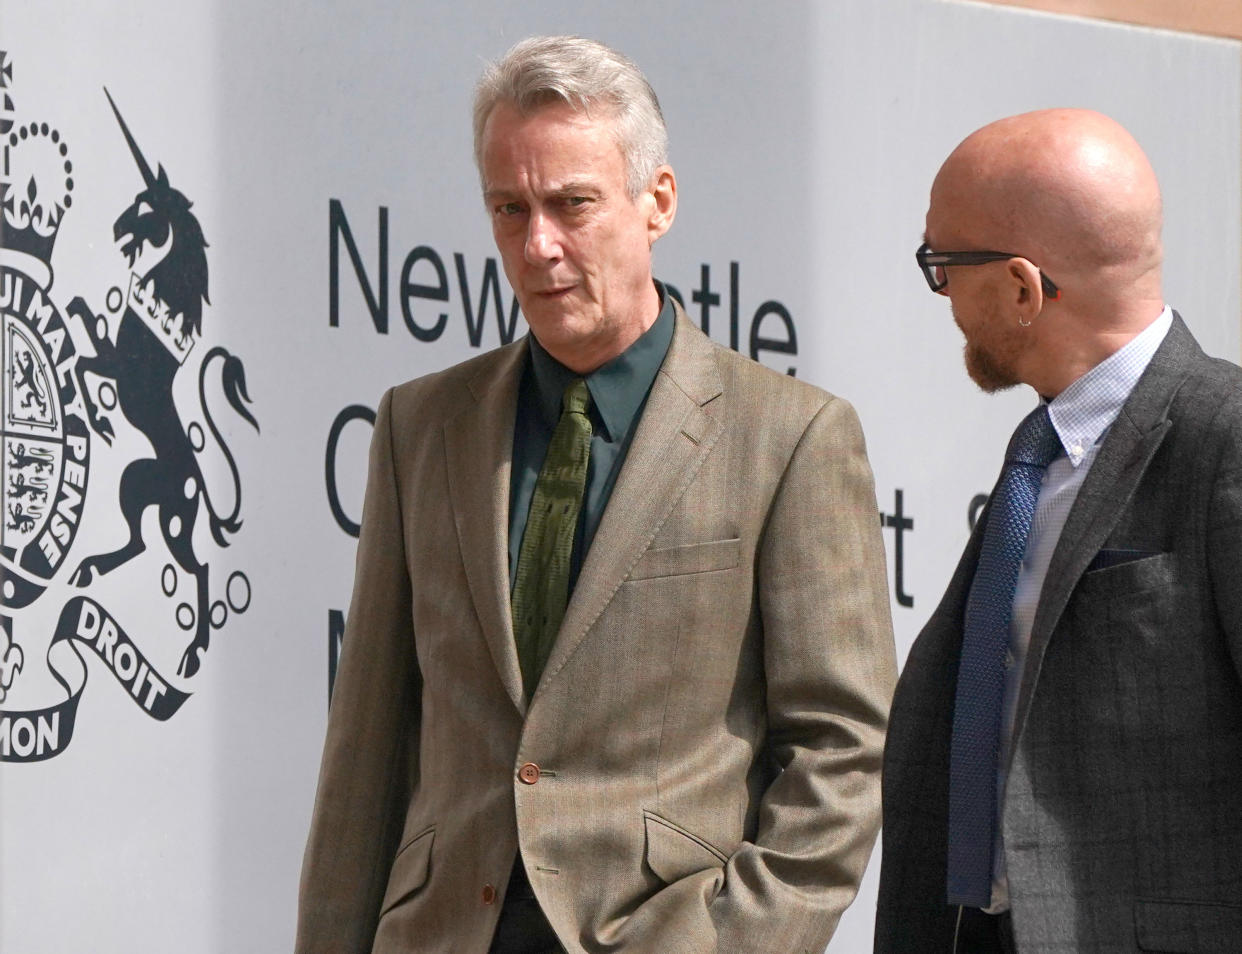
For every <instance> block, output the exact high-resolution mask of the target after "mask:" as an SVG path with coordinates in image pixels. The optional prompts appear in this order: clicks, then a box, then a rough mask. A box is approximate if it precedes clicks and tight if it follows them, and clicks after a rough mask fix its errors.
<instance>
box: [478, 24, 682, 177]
mask: <svg viewBox="0 0 1242 954" xmlns="http://www.w3.org/2000/svg"><path fill="white" fill-rule="evenodd" d="M501 102H506V103H511V104H512V105H514V106H516V107H517V109H518V111H519V112H520V113H522V114H523V115H529V114H531V113H533V112H535V111H536V110H538V109H540V108H541V107H543V106H547V105H548V104H550V103H558V102H559V103H566V104H568V105H569V106H571V107H573V108H574V109H576V110H579V111H581V112H585V113H587V114H588V115H589V114H590V113H591V111H592V110H593V109H596V108H602V109H603V110H606V113H605V115H609V116H611V118H612V119H613V126H614V131H615V135H616V139H617V145H618V146H619V147H620V149H621V155H622V156H623V157H624V158H625V170H626V187H627V190H628V192H629V195H630V198H631V199H636V198H638V196H639V194H640V193H641V192H642V191H643V190H644V189H645V188H647V187H648V186H649V185H650V184H651V182H652V180H653V179H654V178H655V172H656V169H657V168H659V167H660V166H661V165H663V164H664V163H665V162H667V161H668V131H667V130H666V129H665V128H664V115H663V113H661V112H660V101H659V100H658V99H656V94H655V90H653V89H652V88H651V84H650V83H648V82H647V78H646V77H645V76H643V74H642V72H641V71H640V70H639V68H638V67H637V66H636V65H635V64H634V62H633V61H632V60H630V59H629V58H628V57H625V56H623V55H622V54H620V53H618V52H617V51H616V50H613V49H610V48H608V47H606V46H604V44H602V43H597V42H596V41H595V40H587V39H584V38H583V37H580V36H532V37H530V38H528V39H525V40H522V41H521V42H519V43H517V44H515V45H514V46H513V47H512V48H511V49H510V50H509V52H508V53H506V54H505V55H504V56H503V57H501V58H500V60H499V61H497V62H495V63H490V64H488V66H487V68H486V69H485V70H484V71H483V75H482V76H480V77H479V82H478V85H477V86H475V90H474V164H475V165H476V166H477V167H478V170H479V178H480V180H482V178H483V127H484V125H485V124H486V123H487V117H488V116H490V115H491V112H492V110H493V109H495V108H496V106H497V105H498V104H499V103H501ZM483 188H484V189H486V188H487V183H486V182H484V183H483Z"/></svg>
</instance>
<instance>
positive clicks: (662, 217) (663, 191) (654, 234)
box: [644, 165, 677, 246]
mask: <svg viewBox="0 0 1242 954" xmlns="http://www.w3.org/2000/svg"><path fill="white" fill-rule="evenodd" d="M644 198H646V199H647V200H648V202H649V212H648V215H647V244H648V245H649V246H650V245H654V244H655V243H656V239H658V238H659V237H660V236H661V235H663V234H664V233H665V232H667V231H668V230H669V228H670V227H671V226H672V224H673V219H674V218H676V216H677V177H676V176H674V175H673V167H672V166H667V165H666V166H660V168H658V169H657V170H656V172H655V176H654V178H653V181H652V185H651V188H650V189H648V190H647V193H646V195H645V196H644Z"/></svg>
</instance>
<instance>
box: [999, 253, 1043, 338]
mask: <svg viewBox="0 0 1242 954" xmlns="http://www.w3.org/2000/svg"><path fill="white" fill-rule="evenodd" d="M1005 267H1006V274H1007V275H1008V277H1009V287H1008V290H1007V292H1006V294H1007V296H1008V298H1009V305H1010V307H1012V308H1014V309H1015V310H1016V311H1017V313H1018V324H1020V325H1022V326H1023V327H1024V328H1025V327H1026V326H1028V325H1029V324H1031V322H1033V321H1034V320H1035V319H1036V318H1038V317H1039V313H1040V312H1041V311H1043V310H1044V298H1045V296H1044V286H1043V283H1042V281H1041V279H1040V275H1039V269H1038V268H1036V267H1035V266H1034V265H1033V264H1031V263H1030V262H1029V261H1027V260H1026V259H1025V258H1011V259H1010V260H1009V261H1008V262H1007V263H1006V266H1005Z"/></svg>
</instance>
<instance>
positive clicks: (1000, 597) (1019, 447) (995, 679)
mask: <svg viewBox="0 0 1242 954" xmlns="http://www.w3.org/2000/svg"><path fill="white" fill-rule="evenodd" d="M1060 452H1061V442H1060V439H1059V438H1058V437H1057V433H1056V431H1055V430H1053V427H1052V421H1051V420H1049V418H1048V406H1047V405H1046V404H1041V405H1040V406H1039V407H1037V408H1036V409H1035V410H1034V411H1032V412H1031V413H1030V414H1028V415H1027V416H1026V418H1025V419H1024V420H1023V421H1022V423H1021V424H1019V425H1018V429H1017V430H1016V431H1014V434H1013V438H1012V439H1011V440H1010V441H1009V449H1008V451H1006V453H1005V470H1004V473H1003V474H1002V475H1001V480H1000V484H999V486H998V487H997V488H996V492H995V494H994V498H993V500H992V506H991V508H990V509H989V511H988V518H987V526H986V527H985V528H984V532H983V547H982V549H981V550H980V552H979V563H978V565H977V566H976V568H975V578H974V581H973V582H972V583H971V586H970V596H969V598H968V599H967V601H966V626H965V633H964V636H963V639H962V657H961V662H960V663H959V665H958V670H957V698H956V703H955V705H954V709H953V739H952V749H951V753H950V760H949V859H948V861H949V864H948V900H949V903H950V904H966V905H970V906H972V907H978V908H983V907H987V906H988V905H989V904H990V903H991V897H992V852H993V850H994V843H995V839H996V824H997V819H996V815H997V804H996V771H997V759H998V757H999V752H1000V725H1001V703H1002V699H1003V697H1004V690H1005V654H1006V652H1007V650H1008V649H1009V623H1010V620H1011V618H1012V616H1013V596H1014V589H1015V588H1016V586H1017V582H1018V566H1019V564H1020V563H1021V562H1022V557H1023V554H1025V552H1026V539H1027V536H1028V535H1029V534H1030V531H1031V518H1032V517H1033V516H1034V515H1035V502H1036V501H1037V500H1038V499H1039V486H1040V481H1041V480H1042V479H1043V476H1044V470H1045V469H1046V468H1047V467H1048V464H1049V463H1050V462H1051V461H1052V459H1053V458H1054V457H1056V456H1057V454H1059V453H1060Z"/></svg>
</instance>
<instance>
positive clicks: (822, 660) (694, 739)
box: [297, 37, 895, 954]
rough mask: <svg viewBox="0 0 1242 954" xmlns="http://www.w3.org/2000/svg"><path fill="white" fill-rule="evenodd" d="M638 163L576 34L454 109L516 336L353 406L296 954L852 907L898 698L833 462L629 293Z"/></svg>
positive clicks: (787, 926)
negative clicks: (353, 540)
mask: <svg viewBox="0 0 1242 954" xmlns="http://www.w3.org/2000/svg"><path fill="white" fill-rule="evenodd" d="M666 142H667V139H666V134H665V131H664V123H663V119H662V117H661V115H660V111H659V105H658V103H657V101H656V98H655V94H654V93H653V92H652V90H651V88H650V86H649V85H648V84H647V82H646V80H645V79H644V78H643V76H642V74H641V73H640V72H639V71H638V69H637V67H635V66H634V64H633V63H631V62H630V61H629V60H627V59H625V58H624V57H622V56H620V55H619V54H617V53H615V52H613V51H612V50H609V49H607V48H606V47H603V46H600V45H599V44H597V43H594V42H591V41H587V40H582V39H578V38H572V37H553V38H536V39H532V40H527V41H524V42H522V43H519V44H518V45H517V46H516V47H514V48H513V49H512V50H511V51H510V52H509V53H508V54H507V55H506V56H505V58H504V59H503V60H502V61H501V62H500V63H498V64H496V65H494V66H492V67H490V68H489V69H488V70H487V72H486V73H485V74H484V76H483V78H482V80H481V81H480V84H479V88H478V90H477V93H476V102H475V152H476V160H477V162H478V165H479V172H480V177H481V180H482V184H483V191H484V199H485V202H486V205H487V208H488V212H489V215H490V217H491V221H492V228H493V233H494V236H495V239H496V243H497V246H498V248H499V250H500V254H501V257H502V258H503V260H504V265H505V273H506V275H507V276H508V279H509V281H510V283H511V284H512V286H513V288H514V290H515V292H516V294H517V296H518V299H519V301H520V302H521V305H522V310H523V313H524V314H525V316H526V319H527V321H528V323H529V325H530V328H531V332H532V333H531V335H529V336H527V337H526V338H525V339H523V340H522V341H519V342H515V343H513V344H511V345H507V346H505V347H502V348H500V349H498V350H496V351H493V352H491V353H488V354H485V355H482V356H480V357H477V358H474V359H472V360H470V361H467V362H465V363H464V364H460V365H458V366H456V367H453V368H449V369H448V370H446V371H442V372H440V373H438V374H434V375H430V376H428V377H425V378H421V379H419V380H416V381H411V382H409V383H407V384H404V385H402V386H400V387H397V388H394V389H392V390H391V391H389V392H388V393H387V394H386V395H385V396H384V398H383V400H382V401H381V403H380V407H379V412H378V415H377V419H376V423H375V437H374V440H373V443H372V446H371V460H370V472H369V478H368V482H367V491H366V505H365V509H364V515H363V523H362V533H361V538H360V541H359V547H358V563H357V576H356V580H355V584H354V594H353V602H352V605H351V608H350V613H349V620H348V626H347V629H346V635H345V640H344V648H343V653H342V657H341V661H340V667H339V670H338V675H337V682H336V688H335V693H334V697H333V702H332V707H331V714H330V717H329V722H328V736H327V742H326V745H325V749H324V757H323V768H322V772H321V776H320V782H319V790H318V795H317V800H316V804H315V814H314V819H313V822H312V826H311V833H310V840H309V844H308V846H307V850H306V859H305V864H304V868H303V874H302V887H301V898H300V911H299V919H298V940H297V950H298V951H299V952H303V954H310V952H323V954H328V952H332V954H341V952H350V954H353V952H362V951H375V952H383V954H389V952H394V954H395V952H413V951H418V952H443V954H450V952H451V954H485V952H489V951H490V952H493V954H519V952H530V954H545V952H552V951H561V950H564V951H568V952H572V954H581V952H603V951H609V952H634V954H639V952H645V954H674V952H713V951H719V952H728V954H764V952H770V954H790V952H798V954H801V952H811V954H819V952H820V951H822V950H823V948H824V946H825V945H826V943H827V942H828V939H829V938H830V937H831V935H832V932H833V930H834V928H835V926H836V923H837V920H838V918H839V917H840V915H841V912H842V911H843V910H844V908H845V907H846V906H847V905H848V904H849V903H850V901H851V899H852V898H853V896H854V893H855V891H856V889H857V884H858V880H859V878H860V877H861V876H862V872H863V869H864V867H865V865H866V861H867V857H868V855H869V854H870V852H871V848H872V843H873V841H874V838H875V834H876V829H877V826H878V822H879V819H878V810H879V805H878V783H879V777H878V773H879V763H880V754H881V748H882V745H883V739H884V729H885V722H886V717H887V710H888V701H889V696H890V693H891V691H892V686H893V681H894V678H895V660H894V653H893V641H892V632H891V624H890V618H889V607H888V595H887V592H886V587H885V570H884V554H883V549H882V546H881V542H880V535H879V522H878V520H877V517H876V514H877V509H876V502H875V495H874V488H873V485H872V478H871V472H870V469H869V467H868V464H867V459H866V455H865V451H864V447H863V439H862V433H861V431H860V429H859V426H858V421H857V418H856V417H855V414H854V411H853V409H852V408H851V407H850V406H849V404H847V403H846V402H845V401H843V400H840V399H838V398H834V397H832V396H831V395H829V394H826V393H824V392H823V391H820V390H818V389H816V388H813V387H811V386H809V385H806V384H802V383H800V382H798V381H796V380H794V379H792V378H789V377H786V376H784V375H780V374H777V373H775V372H773V371H770V370H768V369H765V368H763V367H761V366H760V365H758V364H756V363H755V362H753V361H750V360H747V359H745V358H743V357H740V356H739V355H737V354H736V353H734V352H732V351H729V350H726V349H724V348H721V347H719V346H717V345H716V344H714V343H712V342H711V341H709V340H708V339H707V338H706V337H705V336H704V335H703V334H702V333H701V332H700V331H699V330H698V329H697V328H695V327H694V326H693V325H692V324H691V323H690V322H689V321H687V319H686V317H685V315H684V314H683V313H682V311H681V309H680V308H679V307H677V305H676V304H675V302H674V301H673V300H672V297H671V296H670V295H668V294H667V293H666V292H665V290H664V288H663V286H661V285H660V284H658V283H657V282H655V281H654V280H653V278H652V273H651V246H652V244H653V243H654V242H655V241H656V240H657V239H658V238H660V236H662V235H663V234H664V233H665V232H666V231H667V230H668V228H669V226H670V225H671V224H672V221H673V217H674V214H675V212H676V208H677V185H676V180H675V178H674V176H673V170H672V169H671V168H670V167H669V166H668V165H667V163H666V161H665V154H666ZM588 452H589V453H588ZM567 487H570V488H573V490H572V493H566V488H567ZM545 505H546V506H545ZM557 521H560V523H558V522H557ZM562 531H563V532H562ZM558 534H560V535H559V536H558ZM558 593H559V596H558V595H557V594H558ZM530 606H535V607H537V609H536V610H531V611H530V612H528V611H527V607H530ZM518 607H521V609H520V611H518V612H514V609H515V608H518ZM515 620H516V623H515Z"/></svg>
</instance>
